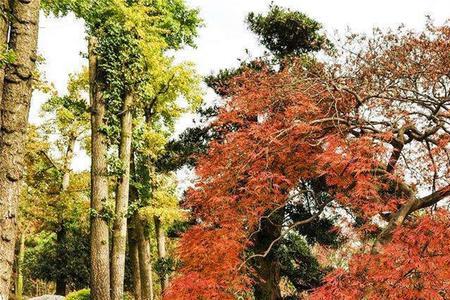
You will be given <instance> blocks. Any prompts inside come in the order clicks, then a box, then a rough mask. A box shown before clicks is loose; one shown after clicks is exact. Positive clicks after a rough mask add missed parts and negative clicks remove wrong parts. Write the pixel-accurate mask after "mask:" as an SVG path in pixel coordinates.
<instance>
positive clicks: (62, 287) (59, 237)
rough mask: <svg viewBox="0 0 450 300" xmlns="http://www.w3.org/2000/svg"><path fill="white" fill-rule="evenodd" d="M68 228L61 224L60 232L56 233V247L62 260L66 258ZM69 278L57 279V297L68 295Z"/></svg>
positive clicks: (60, 277)
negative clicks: (65, 247) (65, 248)
mask: <svg viewBox="0 0 450 300" xmlns="http://www.w3.org/2000/svg"><path fill="white" fill-rule="evenodd" d="M66 237H67V235H66V228H65V225H64V222H61V224H60V228H59V230H58V231H57V232H56V245H57V249H58V252H59V253H58V255H59V257H60V258H64V257H65V252H64V248H63V247H64V244H65V243H66ZM66 286H67V278H66V276H64V275H61V276H58V278H56V295H59V296H65V295H66Z"/></svg>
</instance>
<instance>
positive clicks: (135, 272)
mask: <svg viewBox="0 0 450 300" xmlns="http://www.w3.org/2000/svg"><path fill="white" fill-rule="evenodd" d="M130 173H131V174H132V176H133V177H134V176H136V167H135V164H134V152H133V151H132V152H131V161H130ZM138 202H139V192H138V190H137V188H136V187H135V186H134V185H131V186H130V203H132V204H134V205H138V204H139V203H138ZM136 220H137V210H136V211H135V212H134V213H133V215H132V216H131V219H130V222H129V226H128V245H129V254H130V260H131V274H132V279H133V296H134V299H135V300H141V299H142V297H141V289H142V286H141V271H140V268H139V245H138V238H137V231H136Z"/></svg>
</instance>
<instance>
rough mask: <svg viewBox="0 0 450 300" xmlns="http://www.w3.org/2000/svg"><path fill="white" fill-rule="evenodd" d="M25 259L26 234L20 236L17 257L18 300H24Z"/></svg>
mask: <svg viewBox="0 0 450 300" xmlns="http://www.w3.org/2000/svg"><path fill="white" fill-rule="evenodd" d="M24 258H25V234H24V233H22V234H20V241H19V253H18V257H17V280H16V300H22V299H23V261H24Z"/></svg>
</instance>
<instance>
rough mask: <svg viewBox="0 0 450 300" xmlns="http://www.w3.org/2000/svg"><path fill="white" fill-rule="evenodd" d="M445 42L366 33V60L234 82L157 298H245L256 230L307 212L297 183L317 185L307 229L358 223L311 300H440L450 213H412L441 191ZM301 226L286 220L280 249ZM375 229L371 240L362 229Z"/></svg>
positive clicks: (441, 36)
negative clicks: (349, 250) (299, 206)
mask: <svg viewBox="0 0 450 300" xmlns="http://www.w3.org/2000/svg"><path fill="white" fill-rule="evenodd" d="M449 36H450V29H449V28H448V27H446V26H443V27H434V26H432V25H430V24H428V27H427V29H426V31H425V32H423V33H420V34H417V33H414V32H410V31H406V30H404V29H402V28H401V29H399V31H398V32H397V31H390V32H381V31H375V32H374V37H373V38H371V39H368V38H367V37H352V38H350V39H349V40H348V41H347V42H346V43H347V45H353V46H354V45H355V44H357V45H358V46H359V49H361V50H358V51H360V52H356V53H352V54H350V55H347V56H343V57H345V60H344V61H342V57H337V58H334V60H332V61H333V62H332V63H319V62H317V61H315V60H313V61H312V62H311V61H306V62H305V60H304V59H297V60H290V61H288V62H287V63H285V64H284V65H283V67H282V68H281V70H279V71H274V70H273V69H270V68H265V67H262V70H259V71H251V70H248V71H246V72H244V73H243V74H242V75H240V76H237V77H235V78H234V79H233V80H232V81H231V82H230V84H229V88H230V89H229V91H228V93H227V94H228V95H230V97H229V99H228V101H227V104H226V105H225V107H224V108H223V109H222V110H221V112H220V114H219V116H218V118H217V120H216V122H215V124H214V126H216V128H217V130H219V131H220V132H221V133H222V135H221V138H219V139H216V140H214V141H213V142H211V144H210V147H209V152H208V153H207V155H205V156H203V157H202V158H201V159H200V161H199V163H198V166H197V168H196V172H197V175H198V180H197V183H196V185H195V187H194V188H193V189H191V190H190V191H189V192H188V194H187V198H186V201H185V205H186V207H187V208H189V209H190V210H191V211H192V214H193V216H194V217H195V218H196V220H197V224H196V225H195V226H193V227H192V228H191V229H190V230H189V231H188V232H187V233H186V234H184V236H183V237H182V240H181V245H180V249H179V258H180V259H181V261H182V267H181V270H180V275H178V276H176V277H175V278H174V280H173V282H172V283H171V288H170V289H169V290H168V291H167V293H166V295H165V299H235V298H236V297H237V296H241V297H243V298H249V296H248V295H249V293H250V292H251V288H252V284H253V282H252V278H253V277H252V274H253V272H254V270H252V268H251V264H249V263H248V262H249V261H251V259H253V258H254V257H255V255H252V254H251V253H249V252H248V251H247V250H248V249H249V248H251V246H252V243H253V242H254V240H252V239H251V236H252V233H254V232H255V231H256V230H257V229H258V226H259V224H260V223H261V221H262V219H264V218H265V216H267V212H274V211H276V210H278V209H280V208H282V207H284V206H285V205H286V204H287V203H301V202H302V201H303V199H304V197H305V194H306V193H308V191H300V192H298V191H297V190H296V188H297V187H298V186H299V183H301V182H319V183H320V184H319V190H320V194H321V197H316V198H315V200H314V201H315V203H314V207H315V209H314V211H313V212H314V214H313V217H312V218H311V219H313V218H315V217H318V216H319V215H320V214H321V213H322V212H323V211H326V213H327V214H336V215H341V216H342V210H343V209H345V211H346V213H347V214H349V215H353V216H356V217H358V218H359V220H360V222H362V223H363V226H360V227H359V228H360V229H358V228H356V227H352V226H351V225H350V227H349V228H347V229H346V230H347V231H348V230H351V231H355V232H356V233H357V236H359V239H360V240H359V242H362V243H363V244H364V245H366V246H365V247H361V250H360V254H357V255H355V256H354V258H353V259H352V261H351V262H350V265H349V269H348V270H342V269H338V270H336V271H335V272H333V273H332V274H331V275H330V276H328V277H327V279H326V282H325V285H324V286H323V287H321V288H319V289H318V290H317V291H315V292H314V293H313V294H312V298H313V299H362V298H367V299H445V298H447V297H448V292H449V291H448V288H449V281H448V278H450V273H449V269H448V268H447V266H448V265H449V258H450V256H449V247H448V245H447V242H446V241H448V235H449V234H450V231H449V229H448V228H449V223H448V214H447V213H446V212H445V211H439V212H437V213H435V214H433V215H428V214H425V215H423V216H421V217H416V216H415V215H416V214H417V213H416V212H418V211H419V210H422V211H423V209H424V208H427V207H432V206H433V205H435V204H436V203H438V202H439V201H440V200H442V199H445V198H446V197H447V196H448V195H449V194H450V189H449V188H448V166H449V162H448V159H447V156H446V155H447V154H446V153H447V149H448V142H449V132H450V131H448V130H449V129H448V127H447V125H448V123H447V122H448V117H449V115H448V112H447V105H448V102H449V101H450V99H449V96H450V92H449V90H450V89H449V87H450V82H449V77H448V76H449V74H448V71H449V69H450V60H449V57H450V55H449V49H450V45H449V40H450V39H449ZM361 46H363V47H361ZM354 48H355V47H354ZM356 49H358V48H356ZM424 212H425V211H424ZM347 217H348V215H347ZM376 220H378V221H376ZM309 221H310V220H304V221H303V222H298V223H295V222H291V221H290V220H289V219H288V220H285V221H284V223H283V224H282V226H283V233H282V234H281V236H280V239H281V238H283V235H284V234H285V233H286V232H288V231H289V229H291V228H294V227H296V226H301V225H302V224H304V223H307V222H309ZM342 224H345V223H342ZM343 226H344V225H343ZM379 227H381V228H380V231H381V233H379V236H378V238H377V239H376V242H375V243H372V242H370V240H368V238H367V236H365V231H364V230H366V229H367V228H375V229H376V228H379ZM376 231H377V230H374V232H376ZM276 242H277V240H275V241H274V244H276ZM356 242H358V241H355V243H356ZM372 244H374V245H373V247H372ZM367 245H368V246H367ZM270 250H271V249H270V248H269V249H267V251H270ZM258 255H259V256H261V255H264V253H257V254H256V256H258ZM438 267H439V268H438Z"/></svg>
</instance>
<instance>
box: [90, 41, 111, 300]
mask: <svg viewBox="0 0 450 300" xmlns="http://www.w3.org/2000/svg"><path fill="white" fill-rule="evenodd" d="M95 47H96V39H95V38H94V37H90V38H89V54H88V55H89V86H90V98H91V128H92V129H91V130H92V133H91V134H92V142H91V143H92V146H91V147H92V149H91V151H92V154H91V157H92V166H91V210H92V211H93V213H92V214H91V255H90V256H91V297H92V299H93V300H109V299H110V292H111V291H110V269H109V228H108V222H107V220H106V219H105V218H104V217H103V216H102V214H103V213H104V209H105V202H106V201H107V199H108V168H107V157H106V154H107V137H106V135H105V133H104V131H103V130H102V129H103V128H104V127H105V125H106V124H105V111H106V107H105V102H104V99H103V95H102V78H101V74H99V71H98V68H97V55H96V53H95Z"/></svg>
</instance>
